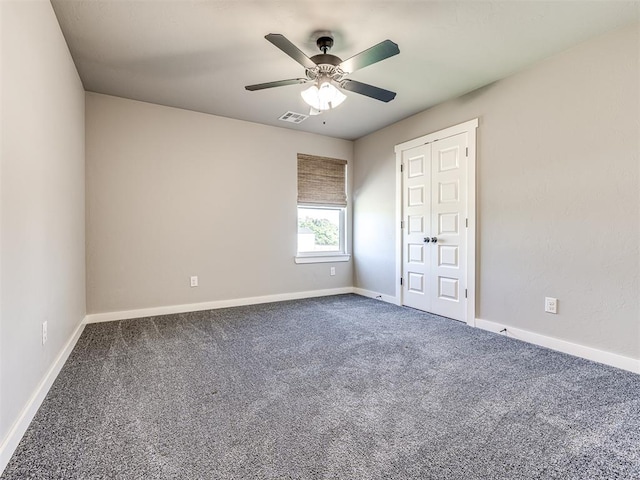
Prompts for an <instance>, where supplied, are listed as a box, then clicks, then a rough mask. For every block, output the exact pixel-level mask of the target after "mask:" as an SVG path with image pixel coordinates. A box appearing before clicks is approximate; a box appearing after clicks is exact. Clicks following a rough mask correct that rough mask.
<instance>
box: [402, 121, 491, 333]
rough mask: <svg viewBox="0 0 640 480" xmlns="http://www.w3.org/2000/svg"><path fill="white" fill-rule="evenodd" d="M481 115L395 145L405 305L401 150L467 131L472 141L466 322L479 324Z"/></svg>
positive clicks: (468, 190)
mask: <svg viewBox="0 0 640 480" xmlns="http://www.w3.org/2000/svg"><path fill="white" fill-rule="evenodd" d="M477 128H478V119H477V118H474V119H473V120H469V121H468V122H464V123H461V124H459V125H454V126H453V127H449V128H445V129H443V130H439V131H437V132H433V133H429V134H428V135H424V136H422V137H418V138H414V139H413V140H409V141H406V142H403V143H400V144H398V145H396V146H395V149H394V151H395V153H396V209H395V210H396V214H395V219H396V223H395V224H396V242H395V243H396V279H397V281H396V304H397V305H402V304H403V298H402V286H401V285H400V278H402V228H401V225H402V224H401V221H402V171H401V170H400V168H401V165H402V151H403V150H408V149H410V148H413V147H417V146H420V145H424V144H425V143H430V142H434V141H436V140H439V139H442V138H446V137H451V136H453V135H458V134H460V133H466V134H467V136H468V143H469V157H468V159H467V168H468V171H467V212H468V217H467V218H468V220H469V226H468V227H467V229H466V230H467V279H466V284H467V308H466V323H467V325H470V326H472V327H475V326H476V129H477Z"/></svg>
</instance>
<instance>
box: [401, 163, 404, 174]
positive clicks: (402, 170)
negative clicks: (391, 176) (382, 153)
mask: <svg viewBox="0 0 640 480" xmlns="http://www.w3.org/2000/svg"><path fill="white" fill-rule="evenodd" d="M400 171H401V172H404V165H403V164H402V163H401V164H400Z"/></svg>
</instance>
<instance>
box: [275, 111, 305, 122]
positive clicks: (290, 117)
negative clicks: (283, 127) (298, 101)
mask: <svg viewBox="0 0 640 480" xmlns="http://www.w3.org/2000/svg"><path fill="white" fill-rule="evenodd" d="M307 118H309V115H304V114H302V113H295V112H287V113H284V114H283V115H282V116H281V117H280V118H278V120H282V121H283V122H289V123H302V122H304V121H305V120H306V119H307Z"/></svg>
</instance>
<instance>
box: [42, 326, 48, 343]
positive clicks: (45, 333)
mask: <svg viewBox="0 0 640 480" xmlns="http://www.w3.org/2000/svg"><path fill="white" fill-rule="evenodd" d="M45 343H47V322H42V344H43V345H44V344H45Z"/></svg>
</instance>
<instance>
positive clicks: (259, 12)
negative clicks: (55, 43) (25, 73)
mask: <svg viewBox="0 0 640 480" xmlns="http://www.w3.org/2000/svg"><path fill="white" fill-rule="evenodd" d="M52 4H53V7H54V9H55V12H56V15H57V17H58V20H59V22H60V25H61V27H62V31H63V33H64V36H65V38H66V40H67V43H68V44H69V48H70V50H71V54H72V56H73V59H74V61H75V63H76V66H77V68H78V71H79V73H80V77H81V78H82V82H83V84H84V87H85V89H86V90H88V91H92V92H99V93H105V94H109V95H116V96H120V97H125V98H131V99H136V100H141V101H145V102H152V103H157V104H161V105H168V106H173V107H179V108H185V109H189V110H195V111H199V112H205V113H211V114H214V115H221V116H225V117H231V118H237V119H241V120H248V121H252V122H258V123H264V124H268V125H276V126H281V127H285V128H292V129H295V130H302V131H308V132H314V133H320V134H324V135H329V136H333V137H340V138H346V139H355V138H359V137H361V136H363V135H366V134H368V133H371V132H373V131H375V130H377V129H379V128H382V127H384V126H386V125H389V124H391V123H394V122H396V121H398V120H400V119H402V118H406V117H408V116H410V115H412V114H414V113H417V112H420V111H422V110H425V109H426V108H429V107H431V106H433V105H435V104H438V103H440V102H442V101H444V100H447V99H450V98H454V97H457V96H459V95H461V94H464V93H467V92H469V91H471V90H474V89H476V88H478V87H481V86H484V85H487V84H489V83H491V82H493V81H495V80H498V79H500V78H504V77H505V76H508V75H510V74H512V73H514V72H516V71H519V70H522V69H523V68H525V67H527V66H528V65H530V64H532V63H534V62H536V61H538V60H540V59H543V58H545V57H548V56H551V55H553V54H555V53H557V52H559V51H562V50H565V49H567V48H570V47H572V46H574V45H576V44H578V43H580V42H582V41H584V40H587V39H589V38H591V37H594V36H596V35H599V34H602V33H604V32H606V31H609V30H613V29H616V28H619V27H622V26H623V25H625V24H628V23H631V22H634V21H638V9H639V5H640V3H639V2H638V1H626V2H625V1H616V0H605V1H579V0H578V1H568V0H562V1H553V2H546V1H515V0H509V1H464V2H458V1H399V0H387V1H384V2H381V1H366V0H360V1H347V0H343V1H339V2H337V1H332V0H322V1H318V0H314V1H307V0H295V1H292V0H290V1H281V0H256V1H243V0H214V1H212V0H208V1H190V0H173V1H158V0H156V1H152V0H146V1H144V0H138V1H127V0H115V1H113V0H112V1H105V0H87V1H85V0H52ZM319 30H323V31H330V32H332V33H333V34H334V37H335V45H334V48H333V49H332V50H331V53H332V54H334V55H337V56H339V57H341V58H342V59H346V58H348V57H351V56H352V55H354V54H356V53H358V52H360V51H362V50H365V49H367V48H369V47H370V46H372V45H374V44H376V43H379V42H380V41H382V40H385V39H390V40H392V41H394V42H396V43H397V44H398V45H399V47H400V54H399V55H397V56H395V57H392V58H389V59H387V60H384V61H382V62H380V63H377V64H374V65H371V66H369V67H366V68H364V69H362V70H359V71H357V72H354V73H353V74H351V75H350V76H349V78H351V79H354V80H358V81H361V82H365V83H370V84H373V85H376V86H378V87H382V88H385V89H388V90H393V91H395V92H397V97H396V98H395V100H393V101H391V102H390V103H388V104H385V103H382V102H379V101H376V100H373V99H370V98H368V97H364V96H361V95H357V94H354V93H350V92H347V95H348V98H347V100H346V101H345V102H344V103H343V104H342V105H341V106H340V107H339V108H337V109H335V110H333V111H331V112H327V113H325V114H323V115H319V116H317V117H310V118H309V119H307V120H306V121H304V122H303V123H301V124H299V125H294V124H289V123H283V122H281V121H279V120H278V117H279V116H280V115H282V114H283V113H284V112H286V111H287V110H291V111H294V112H299V113H308V107H306V106H305V104H304V103H303V101H302V99H301V97H300V93H299V92H300V91H301V90H302V89H303V88H306V86H304V85H291V86H286V87H279V88H274V89H269V90H261V91H255V92H249V91H246V90H245V89H244V86H245V85H249V84H255V83H263V82H269V81H274V80H282V79H288V78H296V77H304V69H303V67H301V66H300V65H299V64H297V63H296V62H295V61H294V60H292V59H291V58H289V57H288V56H286V55H285V54H284V53H283V52H281V51H280V50H278V49H277V48H276V47H274V46H273V45H272V44H270V43H269V42H267V41H266V40H265V39H264V35H266V34H268V33H281V34H283V35H285V36H286V37H287V38H288V39H289V40H291V41H292V42H293V43H294V44H296V45H297V46H298V48H300V49H301V50H302V51H304V52H305V53H306V54H307V55H308V56H312V55H315V54H316V53H319V52H318V51H317V48H316V46H315V43H314V37H313V33H314V32H316V31H319Z"/></svg>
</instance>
